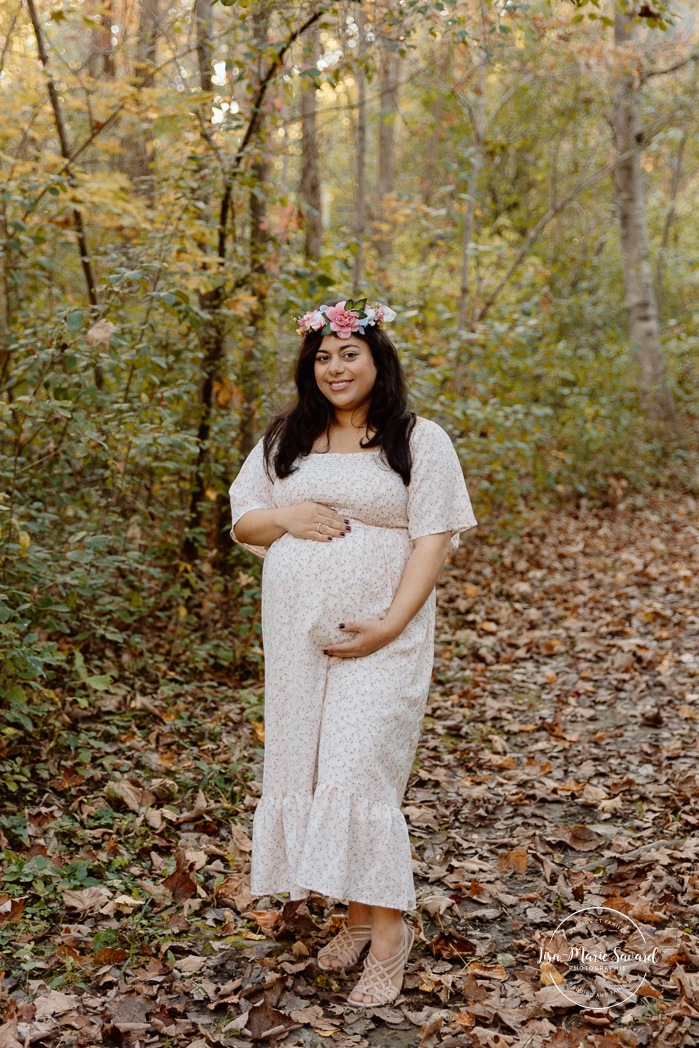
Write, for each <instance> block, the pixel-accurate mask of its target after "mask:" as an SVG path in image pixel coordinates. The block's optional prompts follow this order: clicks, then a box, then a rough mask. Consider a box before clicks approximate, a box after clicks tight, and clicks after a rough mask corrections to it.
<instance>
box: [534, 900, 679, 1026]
mask: <svg viewBox="0 0 699 1048" xmlns="http://www.w3.org/2000/svg"><path fill="white" fill-rule="evenodd" d="M657 951H658V948H657V946H654V947H651V945H650V943H649V942H648V939H647V938H646V936H645V935H644V934H643V931H642V929H641V928H640V926H639V925H638V924H636V922H635V921H634V920H633V918H631V917H628V916H627V915H626V914H625V913H621V912H620V911H619V910H614V909H612V908H611V907H610V906H584V907H582V908H581V909H579V910H574V911H573V913H570V914H568V916H567V917H564V918H563V920H562V921H561V922H560V924H559V925H558V926H557V927H556V929H555V930H554V931H553V932H552V933H551V935H550V936H549V937H548V940H547V941H546V943H545V944H544V945H543V946H542V945H540V946H539V965H540V968H541V971H542V976H543V981H544V982H546V983H549V984H550V985H552V986H555V987H556V989H557V990H558V991H559V993H560V994H561V995H562V996H563V997H565V999H566V1000H567V1001H568V1002H569V1003H570V1004H577V1005H580V1006H581V1007H583V1008H588V1009H591V1010H592V1011H607V1010H608V1009H609V1008H613V1007H616V1006H617V1005H620V1004H625V1003H626V1001H628V1000H630V999H631V998H632V997H634V996H635V994H637V993H638V991H639V989H640V988H641V986H642V985H643V983H644V981H645V979H646V976H647V975H648V973H649V971H650V970H651V969H652V965H653V964H655V963H656V962H657V960H658V956H657Z"/></svg>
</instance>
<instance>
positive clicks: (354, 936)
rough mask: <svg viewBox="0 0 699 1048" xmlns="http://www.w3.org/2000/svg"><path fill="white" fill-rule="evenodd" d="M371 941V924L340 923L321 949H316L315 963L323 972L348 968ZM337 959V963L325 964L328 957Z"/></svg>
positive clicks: (355, 961)
mask: <svg viewBox="0 0 699 1048" xmlns="http://www.w3.org/2000/svg"><path fill="white" fill-rule="evenodd" d="M370 941H371V925H370V924H355V925H352V926H351V927H349V928H348V927H347V925H346V924H343V925H342V928H340V931H339V932H338V933H337V935H336V936H335V938H334V939H331V940H330V942H329V943H327V945H325V946H324V947H323V948H322V950H318V957H317V960H316V963H317V965H318V967H319V968H320V969H321V970H322V971H324V972H337V971H339V970H340V969H341V968H349V967H350V965H352V964H356V963H357V961H358V960H359V957H360V955H361V952H362V950H363V949H364V947H365V946H366V944H367V943H368V942H370ZM331 957H332V958H333V959H335V960H337V961H339V964H327V963H325V962H327V961H328V960H330V958H331Z"/></svg>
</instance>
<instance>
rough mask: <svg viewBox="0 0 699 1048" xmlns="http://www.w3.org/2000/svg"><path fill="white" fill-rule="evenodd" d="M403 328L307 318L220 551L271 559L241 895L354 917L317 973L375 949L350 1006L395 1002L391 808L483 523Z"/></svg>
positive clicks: (333, 308) (340, 307)
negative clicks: (311, 897) (426, 397)
mask: <svg viewBox="0 0 699 1048" xmlns="http://www.w3.org/2000/svg"><path fill="white" fill-rule="evenodd" d="M394 317H395V312H394V311H393V310H392V309H389V307H387V306H382V305H375V306H373V307H366V299H361V300H359V301H357V302H349V301H341V302H336V303H334V304H333V305H321V306H320V307H319V308H318V309H313V310H310V311H309V312H307V313H306V314H304V316H303V317H301V318H299V328H298V331H299V334H302V335H303V336H304V338H303V341H302V343H301V348H300V351H299V355H298V359H297V363H296V372H295V382H296V389H297V396H296V398H295V400H294V402H293V403H292V404H291V405H290V406H289V407H287V408H286V409H284V410H282V411H280V412H279V413H278V414H277V415H276V416H275V417H274V418H273V419H272V420H271V421H270V423H269V425H268V426H267V429H266V432H265V434H264V436H263V437H262V438H261V439H260V441H259V442H258V443H257V444H256V445H255V447H254V448H253V449H252V451H251V452H250V454H249V455H248V457H247V459H246V460H245V462H244V463H243V466H242V468H241V469H240V472H239V473H238V476H237V477H236V479H235V480H234V482H233V484H232V485H231V488H230V498H231V510H232V516H233V529H232V531H231V537H232V538H233V539H234V540H235V541H236V542H239V543H240V544H241V545H242V546H244V547H245V548H246V549H249V550H251V551H252V552H253V553H256V554H257V555H259V556H260V557H264V564H263V566H262V638H263V647H264V656H265V697H264V712H265V756H264V768H263V782H262V796H261V798H260V800H259V802H258V804H257V808H256V810H255V817H254V821H253V837H252V869H251V890H252V893H253V895H267V894H270V893H273V892H288V893H289V897H290V899H292V900H293V899H302V898H306V897H307V895H308V893H309V891H315V892H319V893H321V894H323V895H325V896H328V897H330V898H332V899H336V900H338V901H340V902H346V903H347V904H348V916H347V922H346V924H345V925H344V926H343V928H342V930H341V931H340V933H339V934H338V935H337V936H336V937H335V938H334V939H333V940H332V941H331V942H330V943H328V944H327V945H326V946H325V947H324V948H323V949H322V950H320V952H319V954H318V965H319V966H320V967H321V968H323V969H325V970H329V969H337V968H344V967H346V966H349V965H352V964H355V963H356V962H357V961H358V960H359V957H360V956H361V953H362V951H363V949H364V947H365V946H366V945H367V944H368V945H369V951H368V954H367V956H366V959H365V963H364V968H363V971H362V974H361V977H360V979H359V981H358V982H357V984H356V986H355V987H354V989H353V990H352V991H351V993H350V995H349V997H348V1003H349V1004H351V1005H353V1006H356V1007H359V1008H362V1007H369V1006H376V1005H382V1004H387V1003H389V1002H391V1001H393V1000H395V998H396V997H397V996H398V994H399V993H400V990H401V987H402V984H403V970H404V967H405V962H406V960H407V958H408V954H409V952H410V949H411V947H412V943H413V938H414V935H413V931H412V928H411V927H410V926H409V925H407V924H406V923H405V922H404V921H403V917H402V911H403V910H413V909H415V906H416V899H415V889H414V885H413V874H412V863H411V847H410V840H409V836H408V829H407V825H406V822H405V818H404V816H403V814H402V812H401V810H400V805H401V802H402V800H403V795H404V792H405V788H406V785H407V781H408V776H409V774H410V769H411V766H412V763H413V759H414V757H415V751H416V748H417V743H418V739H419V735H420V729H421V725H422V719H423V715H424V711H425V704H426V700H427V695H428V691H429V686H430V679H431V675H432V665H433V661H434V624H435V602H436V590H435V583H436V581H437V577H438V575H439V572H440V570H441V568H442V566H443V563H444V560H445V558H446V556H447V553H448V552H449V551H450V549H456V548H457V547H458V545H459V532H460V531H464V530H465V529H467V528H471V527H473V526H474V525H475V524H476V520H475V518H474V515H473V511H472V508H471V502H470V499H469V495H468V491H467V488H466V484H465V482H464V476H463V471H462V469H461V466H460V464H459V460H458V457H457V454H456V451H455V449H454V446H453V444H452V442H451V439H450V437H449V436H448V434H447V433H446V432H445V430H443V429H442V428H441V427H440V426H439V425H437V423H435V422H432V421H430V420H429V419H426V418H421V417H419V416H416V415H415V413H414V412H412V411H410V410H409V409H408V402H407V389H406V381H405V376H404V373H403V369H402V366H401V364H400V361H399V359H398V354H397V352H396V349H395V346H394V345H393V343H392V342H391V340H390V339H389V338H388V336H387V334H386V332H385V324H386V323H387V322H389V321H390V320H392V319H393V318H394ZM331 542H334V544H335V545H334V546H333V547H332V549H331V548H330V543H331Z"/></svg>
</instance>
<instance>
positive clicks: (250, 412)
mask: <svg viewBox="0 0 699 1048" xmlns="http://www.w3.org/2000/svg"><path fill="white" fill-rule="evenodd" d="M269 17H270V15H269V8H268V7H262V6H260V7H256V8H254V10H253V16H252V21H253V32H254V45H255V46H256V47H257V48H259V50H260V52H262V51H263V50H264V49H265V48H266V46H267V44H268V43H269V39H268V29H269ZM263 75H264V73H263V61H262V59H260V62H259V66H258V74H257V81H258V83H257V84H256V85H255V87H256V88H257V87H258V86H259V84H260V83H261V82H262V77H263ZM256 134H257V150H258V151H257V156H256V158H255V160H254V162H253V163H252V165H251V169H252V174H253V184H252V188H251V190H250V204H249V206H250V290H251V292H252V294H253V295H254V296H255V305H254V306H253V308H252V311H251V316H250V339H249V341H247V340H246V345H245V348H244V353H243V359H242V361H241V369H240V374H239V387H240V391H241V393H242V395H243V413H242V415H243V417H242V419H241V426H240V442H239V448H240V452H241V454H242V455H248V454H249V453H250V452H251V451H252V448H253V446H254V444H255V442H256V441H257V436H258V434H257V428H258V410H259V403H260V396H261V393H262V389H263V386H264V382H263V378H262V375H261V373H260V364H259V360H260V354H259V352H258V350H259V346H260V344H261V342H262V339H263V337H264V333H263V324H264V320H265V315H266V311H267V286H268V285H267V265H266V263H267V251H268V241H269V233H268V228H267V227H268V216H267V193H268V182H269V153H268V151H267V141H266V138H267V129H266V127H265V117H264V114H262V113H261V114H260V121H259V123H258V126H257V133H256Z"/></svg>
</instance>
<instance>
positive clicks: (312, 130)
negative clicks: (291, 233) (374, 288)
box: [300, 26, 323, 262]
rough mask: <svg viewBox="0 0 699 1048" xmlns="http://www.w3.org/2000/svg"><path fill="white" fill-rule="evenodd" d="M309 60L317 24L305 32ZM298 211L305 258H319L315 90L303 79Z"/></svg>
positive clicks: (320, 230) (315, 45) (313, 52)
mask: <svg viewBox="0 0 699 1048" xmlns="http://www.w3.org/2000/svg"><path fill="white" fill-rule="evenodd" d="M308 39H309V44H310V47H311V56H312V57H311V61H312V62H314V61H315V59H316V58H317V55H318V49H319V46H320V34H319V32H318V27H317V26H314V27H313V30H312V32H311V33H309V38H308ZM301 129H302V139H301V186H300V193H301V214H302V218H303V224H304V228H305V234H306V236H305V243H304V252H305V255H306V259H307V260H308V261H313V262H316V261H317V260H318V259H319V258H320V253H321V250H322V243H323V223H322V217H321V204H320V174H319V171H318V139H317V107H316V89H315V84H313V82H312V81H310V80H306V84H305V86H304V88H303V91H302V92H301Z"/></svg>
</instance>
